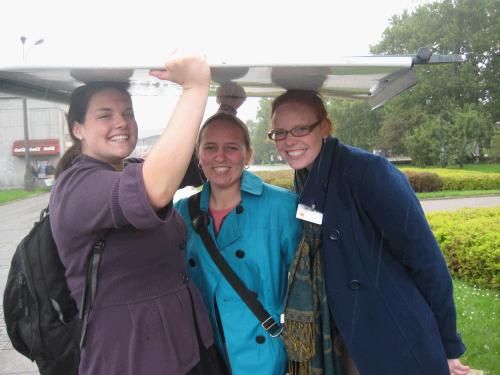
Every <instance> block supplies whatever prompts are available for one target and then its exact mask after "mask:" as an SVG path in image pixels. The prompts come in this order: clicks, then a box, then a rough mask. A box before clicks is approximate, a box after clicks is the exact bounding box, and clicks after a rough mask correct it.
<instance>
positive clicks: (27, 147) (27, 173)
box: [21, 35, 43, 191]
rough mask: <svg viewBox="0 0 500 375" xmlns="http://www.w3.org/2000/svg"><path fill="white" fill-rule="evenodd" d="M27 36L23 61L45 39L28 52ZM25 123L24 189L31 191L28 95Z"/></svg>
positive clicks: (24, 99) (24, 115)
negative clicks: (26, 48)
mask: <svg viewBox="0 0 500 375" xmlns="http://www.w3.org/2000/svg"><path fill="white" fill-rule="evenodd" d="M26 40H27V38H26V37H25V36H24V35H22V36H21V44H22V45H23V61H24V60H25V59H26V56H27V55H28V54H29V52H30V51H31V49H32V48H33V47H34V46H38V45H39V44H42V43H43V39H38V40H37V41H36V42H35V43H33V44H32V45H31V46H30V47H29V48H28V51H26V53H24V50H25V46H26ZM23 125H24V160H25V164H26V165H25V170H24V189H25V190H27V191H31V190H33V189H34V188H35V186H34V185H35V184H34V181H33V175H32V174H31V161H30V143H29V142H30V140H29V131H28V105H27V100H26V97H23Z"/></svg>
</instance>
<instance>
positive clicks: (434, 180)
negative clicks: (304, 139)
mask: <svg viewBox="0 0 500 375" xmlns="http://www.w3.org/2000/svg"><path fill="white" fill-rule="evenodd" d="M401 170H402V171H403V172H404V173H405V174H406V175H407V177H408V178H409V180H410V183H411V184H412V186H413V189H414V190H415V191H416V192H421V191H441V190H454V191H461V190H495V189H500V173H482V172H472V171H462V170H456V169H443V168H429V169H421V168H401ZM254 173H255V174H257V175H259V176H260V177H262V179H263V180H264V181H266V182H268V183H270V184H273V185H278V186H282V187H284V188H285V189H289V190H293V171H292V170H291V169H287V170H280V171H259V172H254ZM433 175H437V176H438V177H434V176H433ZM415 176H418V177H415ZM429 176H432V177H429ZM439 180H441V182H442V185H441V184H440V182H439ZM439 185H441V187H440V188H439V189H437V190H423V189H429V187H431V189H436V188H437V186H439Z"/></svg>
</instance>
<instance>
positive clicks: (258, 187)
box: [200, 171, 264, 212]
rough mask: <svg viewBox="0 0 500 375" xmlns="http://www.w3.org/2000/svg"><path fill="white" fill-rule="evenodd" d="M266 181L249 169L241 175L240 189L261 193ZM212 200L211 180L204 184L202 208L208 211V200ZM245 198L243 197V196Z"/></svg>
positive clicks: (246, 191) (250, 192) (256, 193)
mask: <svg viewBox="0 0 500 375" xmlns="http://www.w3.org/2000/svg"><path fill="white" fill-rule="evenodd" d="M263 187H264V182H262V179H261V178H260V177H259V176H256V175H254V174H253V173H250V172H248V171H243V174H242V175H241V186H240V191H241V192H245V193H248V194H252V195H261V194H262V189H263ZM209 200H210V181H207V182H205V183H204V184H203V190H202V191H201V197H200V209H201V210H202V211H206V212H208V202H209ZM242 200H243V197H242Z"/></svg>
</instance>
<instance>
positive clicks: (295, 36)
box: [0, 0, 431, 135]
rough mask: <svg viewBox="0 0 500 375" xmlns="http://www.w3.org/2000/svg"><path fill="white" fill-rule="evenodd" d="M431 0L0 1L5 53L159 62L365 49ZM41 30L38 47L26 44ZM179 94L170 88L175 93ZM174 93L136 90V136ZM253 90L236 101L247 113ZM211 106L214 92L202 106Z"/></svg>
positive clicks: (155, 124) (8, 57) (152, 126)
mask: <svg viewBox="0 0 500 375" xmlns="http://www.w3.org/2000/svg"><path fill="white" fill-rule="evenodd" d="M428 2H431V1H430V0H377V1H373V0H343V1H338V0H302V1H294V0H283V1H281V0H246V1H239V0H200V1H192V0H164V1H152V0H151V1H150V0H141V1H125V0H122V1H114V0H99V1H95V0H86V1H72V0H65V1H60V0H44V1H41V0H24V1H23V0H3V1H2V4H1V10H2V17H1V18H2V20H1V22H0V51H1V52H0V53H1V56H2V57H1V59H2V62H5V61H9V62H14V63H15V62H18V61H21V59H22V44H21V42H20V36H21V35H24V36H26V37H27V41H26V49H25V54H26V60H28V61H30V62H34V63H35V62H36V63H38V62H42V63H44V62H50V61H68V62H71V61H72V62H85V63H92V61H95V60H96V59H99V60H111V61H122V60H123V61H138V62H139V61H140V62H142V61H148V62H152V63H155V64H162V63H163V62H164V60H165V58H166V57H167V56H168V55H169V54H170V53H171V51H172V50H173V49H175V48H177V47H182V48H187V49H193V50H195V51H199V52H202V53H205V54H206V55H207V58H208V60H209V62H213V63H220V62H222V61H226V62H251V61H256V60H265V61H269V62H274V61H276V62H290V63H292V62H293V61H297V60H300V59H303V58H304V56H307V58H308V59H311V58H318V59H325V58H328V56H336V57H337V56H362V55H367V54H369V46H370V44H375V43H377V42H378V41H380V40H381V36H382V33H383V31H384V29H385V28H386V27H387V26H388V25H389V19H390V17H391V16H392V15H394V14H401V13H402V12H403V10H404V9H408V10H412V9H414V8H415V7H416V6H418V5H420V4H424V3H428ZM40 38H43V39H44V42H43V43H42V44H40V45H37V46H33V47H31V46H32V44H33V43H34V42H35V41H37V40H38V39H40ZM175 95H177V93H173V94H172V96H173V97H175ZM173 102H174V100H172V98H150V97H148V98H144V97H142V98H134V105H135V111H136V116H137V119H138V122H139V127H140V132H141V134H142V135H147V134H150V133H151V132H155V131H156V132H158V131H159V130H160V129H161V127H162V126H163V124H164V123H165V121H166V119H167V118H168V115H169V113H170V112H171V109H172V105H173V104H172V103H173ZM257 102H258V100H257V99H253V98H252V99H248V100H247V102H245V103H244V104H243V105H242V107H241V108H240V110H239V112H238V113H239V115H240V117H241V118H242V119H243V120H247V119H253V118H254V116H255V109H256V105H257ZM215 110H216V106H215V103H214V101H213V100H211V101H210V103H209V106H208V107H207V115H211V114H212V113H213V112H214V111H215Z"/></svg>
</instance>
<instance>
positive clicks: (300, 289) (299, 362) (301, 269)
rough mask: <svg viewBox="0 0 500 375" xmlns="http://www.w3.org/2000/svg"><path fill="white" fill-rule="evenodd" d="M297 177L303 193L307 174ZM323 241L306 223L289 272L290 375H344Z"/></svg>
mask: <svg viewBox="0 0 500 375" xmlns="http://www.w3.org/2000/svg"><path fill="white" fill-rule="evenodd" d="M296 174H297V187H298V190H299V192H301V191H302V189H303V187H304V184H305V181H306V180H307V176H308V171H307V170H305V169H303V170H299V171H297V172H296ZM321 237H322V230H321V226H320V225H316V224H313V223H310V222H306V221H304V222H303V231H302V238H301V240H300V242H299V246H298V249H297V252H296V254H295V257H294V259H293V262H292V265H291V268H290V275H289V278H288V290H287V295H286V307H285V324H284V329H283V336H282V337H283V341H284V343H285V347H286V351H287V354H288V372H289V374H290V375H320V374H321V375H342V367H341V355H342V345H341V341H340V336H339V335H338V334H337V332H336V328H335V324H334V322H333V320H331V319H330V312H329V308H328V303H327V301H326V292H325V283H324V279H323V271H322V264H321V256H320V249H321V246H322V245H321Z"/></svg>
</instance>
